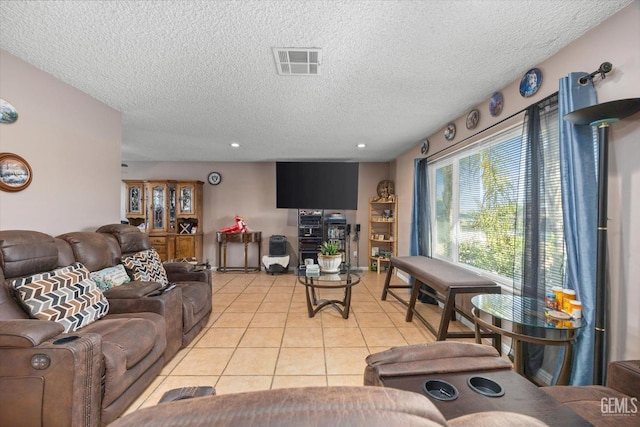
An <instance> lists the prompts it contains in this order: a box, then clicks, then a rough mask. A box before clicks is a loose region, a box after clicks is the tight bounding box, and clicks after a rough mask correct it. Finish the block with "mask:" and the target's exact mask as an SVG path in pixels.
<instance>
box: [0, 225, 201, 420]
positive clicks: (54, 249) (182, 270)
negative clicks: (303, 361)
mask: <svg viewBox="0 0 640 427" xmlns="http://www.w3.org/2000/svg"><path fill="white" fill-rule="evenodd" d="M118 226H119V225H118ZM118 226H115V227H112V228H109V227H107V228H106V230H110V232H109V233H106V232H105V233H102V232H100V233H98V232H76V233H67V234H64V235H61V236H59V237H58V238H54V237H52V236H50V235H48V234H45V233H40V232H36V231H0V420H1V421H2V422H0V424H2V425H16V426H18V425H21V426H31V425H33V426H41V425H42V426H81V425H82V426H97V425H106V424H108V423H109V422H111V421H113V420H114V419H116V418H117V417H118V416H119V415H120V414H122V413H123V412H124V411H125V410H126V408H127V407H128V406H129V405H130V404H131V403H132V402H133V401H135V399H136V398H137V397H138V396H139V395H140V394H141V393H142V392H143V391H144V390H145V389H146V388H147V387H148V386H149V385H150V384H151V382H152V381H153V380H154V379H155V378H156V377H157V375H158V374H159V373H160V371H161V369H162V367H163V366H164V364H165V363H166V362H167V361H168V360H169V359H170V358H171V357H172V356H173V355H174V354H175V352H176V351H177V350H178V349H179V348H180V347H182V346H183V345H186V344H187V343H188V341H190V340H191V339H193V337H194V336H195V335H196V334H197V332H199V331H200V330H201V329H202V328H203V327H204V325H206V322H207V321H208V317H209V315H210V312H211V281H210V277H209V273H208V271H200V272H198V271H192V270H193V266H191V265H188V264H175V265H167V275H168V277H169V280H180V283H179V284H178V286H177V287H176V288H175V289H173V290H171V291H168V292H164V293H161V292H159V291H160V290H161V289H160V288H161V286H160V284H158V283H155V282H130V283H126V284H124V285H122V286H119V287H117V288H113V289H111V290H109V291H106V292H105V293H104V295H105V296H106V297H107V299H108V301H109V312H108V314H107V315H106V316H104V317H102V318H100V319H98V320H96V321H94V322H93V323H91V324H89V325H87V326H84V327H82V328H80V329H78V330H76V331H74V332H70V333H66V334H65V333H63V332H64V327H63V326H62V325H60V324H59V323H56V322H50V321H46V320H37V319H32V318H30V316H29V314H28V313H27V312H26V311H25V310H24V309H23V307H22V305H21V304H20V303H19V302H18V301H17V300H16V298H15V295H14V294H13V292H12V290H11V289H10V285H9V280H11V279H16V278H21V277H28V276H31V275H34V274H38V273H43V272H47V271H51V270H54V269H56V268H58V267H61V266H67V265H70V264H72V263H74V262H76V261H77V262H81V263H83V264H85V263H86V266H87V268H88V269H89V270H90V271H94V270H97V269H100V268H104V267H107V266H112V265H115V264H116V263H118V262H120V257H121V256H122V253H123V250H124V251H125V253H126V252H127V251H128V252H135V251H137V250H142V249H145V248H149V247H150V246H149V243H148V236H146V235H145V234H144V233H141V232H139V231H138V230H137V229H135V227H132V228H133V229H135V233H136V234H134V233H133V230H131V229H130V228H128V227H127V226H124V227H118ZM117 230H120V232H121V233H120V234H126V235H127V236H128V237H127V238H121V239H118V236H119V234H118V232H117ZM120 237H122V236H121V235H120ZM155 294H158V295H155ZM203 300H204V301H203ZM185 306H187V309H186V310H185V309H183V308H184V307H185ZM183 312H186V314H184V313H183ZM185 319H186V321H185ZM65 338H71V339H70V340H68V341H67V340H65ZM61 339H62V340H61Z"/></svg>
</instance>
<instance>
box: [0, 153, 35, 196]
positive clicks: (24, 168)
mask: <svg viewBox="0 0 640 427" xmlns="http://www.w3.org/2000/svg"><path fill="white" fill-rule="evenodd" d="M29 184H31V166H29V163H27V161H26V160H25V159H23V158H22V157H20V156H18V155H17V154H13V153H0V190H2V191H22V190H24V189H25V188H27V187H28V186H29Z"/></svg>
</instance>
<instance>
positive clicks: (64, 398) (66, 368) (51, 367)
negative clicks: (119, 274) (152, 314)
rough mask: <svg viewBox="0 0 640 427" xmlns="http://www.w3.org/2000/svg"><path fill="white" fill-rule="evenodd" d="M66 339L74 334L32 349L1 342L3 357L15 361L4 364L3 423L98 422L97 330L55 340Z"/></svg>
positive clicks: (0, 376) (0, 381)
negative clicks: (8, 345)
mask: <svg viewBox="0 0 640 427" xmlns="http://www.w3.org/2000/svg"><path fill="white" fill-rule="evenodd" d="M5 322H7V321H0V324H4V323H5ZM19 322H24V321H19ZM37 322H40V323H49V322H46V321H37ZM45 327H46V326H45ZM66 337H70V338H71V337H73V338H71V339H70V340H66V341H63V342H61V341H58V340H55V339H53V340H52V338H56V337H51V338H49V339H46V340H44V341H43V342H42V343H40V344H39V345H34V346H32V347H28V348H26V347H3V346H0V360H4V361H7V360H10V361H11V363H0V413H1V414H2V424H3V425H41V424H42V423H43V422H44V423H45V424H47V425H51V426H85V425H100V408H101V403H100V402H101V400H102V375H103V373H104V361H103V357H102V339H101V337H100V335H98V334H93V333H86V334H83V335H81V336H71V335H62V336H60V337H57V338H66ZM25 339H26V338H25Z"/></svg>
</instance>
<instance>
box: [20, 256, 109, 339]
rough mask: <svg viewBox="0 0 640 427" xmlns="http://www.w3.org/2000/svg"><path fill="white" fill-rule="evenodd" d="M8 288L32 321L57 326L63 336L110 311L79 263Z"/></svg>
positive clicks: (38, 275) (28, 278)
mask: <svg viewBox="0 0 640 427" xmlns="http://www.w3.org/2000/svg"><path fill="white" fill-rule="evenodd" d="M10 285H11V286H13V289H15V292H16V295H17V296H18V299H19V300H20V301H21V302H22V304H23V305H24V307H25V308H26V309H27V311H28V312H29V314H30V315H31V316H32V317H35V318H36V319H41V320H51V321H54V322H58V323H60V324H62V325H63V326H64V331H65V332H73V331H75V330H78V329H80V328H82V327H83V326H86V325H88V324H90V323H92V322H95V321H96V320H98V319H99V318H101V317H103V316H105V315H106V314H107V312H108V311H109V302H108V301H107V299H106V298H105V297H104V295H103V294H102V291H100V289H98V286H97V285H96V283H95V282H94V281H93V280H91V278H90V277H89V270H87V269H86V268H85V266H84V265H82V264H81V263H79V262H77V263H75V264H72V265H70V266H68V267H62V268H58V269H56V270H53V271H50V272H47V273H41V274H36V275H33V276H29V277H23V278H20V279H15V280H12V281H11V282H10Z"/></svg>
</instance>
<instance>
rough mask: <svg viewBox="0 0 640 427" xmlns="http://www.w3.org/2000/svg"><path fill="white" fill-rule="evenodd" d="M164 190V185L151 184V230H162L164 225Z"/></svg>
mask: <svg viewBox="0 0 640 427" xmlns="http://www.w3.org/2000/svg"><path fill="white" fill-rule="evenodd" d="M165 199H166V192H165V186H164V185H152V186H151V200H152V204H151V230H164V228H165V226H166V214H167V213H166V209H165Z"/></svg>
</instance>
